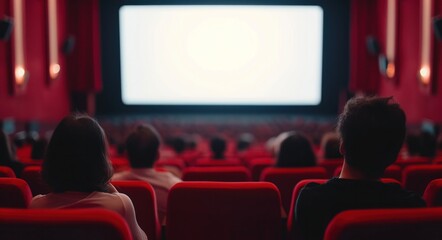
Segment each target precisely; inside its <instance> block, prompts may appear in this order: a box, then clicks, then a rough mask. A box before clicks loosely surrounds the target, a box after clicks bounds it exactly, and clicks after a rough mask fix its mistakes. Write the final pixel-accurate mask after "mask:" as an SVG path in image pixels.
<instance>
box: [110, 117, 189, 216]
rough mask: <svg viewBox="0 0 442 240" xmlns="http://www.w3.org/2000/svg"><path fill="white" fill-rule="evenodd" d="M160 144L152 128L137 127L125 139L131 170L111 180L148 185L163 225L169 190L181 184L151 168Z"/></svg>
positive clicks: (115, 175)
mask: <svg viewBox="0 0 442 240" xmlns="http://www.w3.org/2000/svg"><path fill="white" fill-rule="evenodd" d="M160 143H161V140H160V135H159V134H158V132H157V131H156V130H155V129H154V128H153V127H152V126H149V125H140V126H138V127H137V128H136V129H135V130H134V131H133V132H132V133H131V134H130V135H129V136H128V137H127V139H126V151H127V157H128V159H129V163H130V166H131V169H130V170H127V171H124V172H120V173H116V174H114V176H113V177H112V180H141V181H145V182H148V183H150V184H151V185H152V186H153V188H154V190H155V195H156V199H157V205H158V216H159V219H160V221H161V222H162V223H165V217H166V212H167V196H168V193H169V189H170V188H171V187H172V186H173V185H174V184H176V183H178V182H181V179H179V178H177V177H176V176H175V175H173V174H172V173H170V172H166V171H157V170H155V169H154V168H153V166H154V163H155V162H156V161H157V160H158V159H159V157H160V153H159V147H160Z"/></svg>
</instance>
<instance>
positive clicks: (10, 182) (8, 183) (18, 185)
mask: <svg viewBox="0 0 442 240" xmlns="http://www.w3.org/2000/svg"><path fill="white" fill-rule="evenodd" d="M31 199H32V193H31V189H29V186H28V184H27V183H26V182H25V181H24V180H22V179H19V178H0V208H28V206H29V203H30V202H31Z"/></svg>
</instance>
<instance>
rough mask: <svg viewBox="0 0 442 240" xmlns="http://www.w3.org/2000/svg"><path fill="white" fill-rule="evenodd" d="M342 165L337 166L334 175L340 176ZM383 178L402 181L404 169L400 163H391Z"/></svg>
mask: <svg viewBox="0 0 442 240" xmlns="http://www.w3.org/2000/svg"><path fill="white" fill-rule="evenodd" d="M341 170H342V166H341V167H338V168H336V170H335V174H334V176H336V177H338V176H339V175H340V174H341ZM382 177H383V178H392V179H396V180H398V181H399V182H400V181H402V169H401V167H399V166H398V165H395V164H393V165H390V166H388V167H387V168H386V169H385V172H384V175H383V176H382Z"/></svg>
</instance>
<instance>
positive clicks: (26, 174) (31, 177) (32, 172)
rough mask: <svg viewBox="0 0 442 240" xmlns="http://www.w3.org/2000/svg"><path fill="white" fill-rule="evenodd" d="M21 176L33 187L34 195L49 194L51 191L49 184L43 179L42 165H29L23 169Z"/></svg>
mask: <svg viewBox="0 0 442 240" xmlns="http://www.w3.org/2000/svg"><path fill="white" fill-rule="evenodd" d="M21 178H22V179H23V180H25V181H26V182H27V183H28V185H29V187H30V188H31V191H32V195H33V196H36V195H38V194H47V193H49V192H50V188H49V186H48V185H47V184H46V183H45V182H44V181H43V178H42V176H41V167H40V166H29V167H26V168H25V169H23V172H22V174H21Z"/></svg>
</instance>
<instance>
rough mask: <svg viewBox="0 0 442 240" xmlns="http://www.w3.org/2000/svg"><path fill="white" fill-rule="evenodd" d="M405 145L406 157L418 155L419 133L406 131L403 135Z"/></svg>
mask: <svg viewBox="0 0 442 240" xmlns="http://www.w3.org/2000/svg"><path fill="white" fill-rule="evenodd" d="M405 146H406V148H407V155H408V157H412V156H418V155H419V152H420V139H419V134H418V133H415V132H410V133H408V134H407V136H406V137H405Z"/></svg>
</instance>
